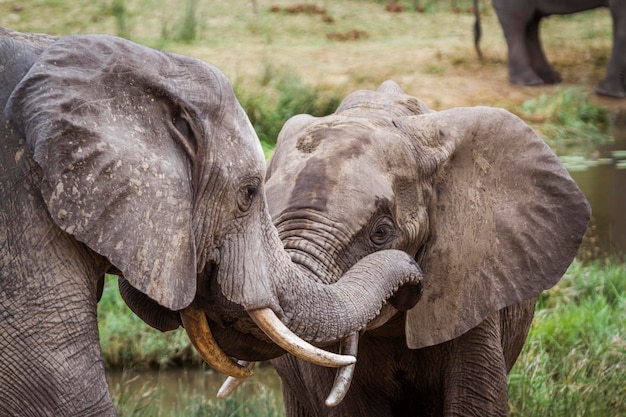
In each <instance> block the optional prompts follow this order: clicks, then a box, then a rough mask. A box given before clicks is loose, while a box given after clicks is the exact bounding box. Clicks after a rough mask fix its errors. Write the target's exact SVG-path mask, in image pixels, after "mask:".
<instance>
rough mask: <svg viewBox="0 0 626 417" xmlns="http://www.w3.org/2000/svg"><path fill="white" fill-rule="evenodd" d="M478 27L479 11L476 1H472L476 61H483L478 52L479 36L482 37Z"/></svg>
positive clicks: (479, 51) (480, 53)
mask: <svg viewBox="0 0 626 417" xmlns="http://www.w3.org/2000/svg"><path fill="white" fill-rule="evenodd" d="M481 32H482V30H481V27H480V10H479V9H478V0H474V48H476V53H477V54H478V59H480V60H482V59H483V53H482V52H481V50H480V36H481V35H482V33H481Z"/></svg>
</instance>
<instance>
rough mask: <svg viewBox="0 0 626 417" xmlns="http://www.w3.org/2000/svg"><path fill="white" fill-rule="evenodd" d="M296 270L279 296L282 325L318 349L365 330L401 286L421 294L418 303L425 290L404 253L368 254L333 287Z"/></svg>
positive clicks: (417, 270) (409, 257) (390, 251)
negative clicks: (319, 346)
mask: <svg viewBox="0 0 626 417" xmlns="http://www.w3.org/2000/svg"><path fill="white" fill-rule="evenodd" d="M292 268H295V271H293V272H292V273H291V274H290V276H291V277H290V283H289V284H288V285H284V286H282V287H281V288H283V291H281V292H279V293H278V299H279V304H280V306H281V308H282V317H281V320H282V321H283V322H284V323H285V325H286V326H287V327H289V328H290V329H291V330H292V331H293V332H294V333H296V334H297V335H298V336H300V337H301V338H302V339H305V340H307V341H310V342H311V343H314V344H317V345H326V344H331V343H335V342H337V341H339V340H341V339H344V338H346V337H348V336H350V335H351V334H354V333H355V332H358V331H360V330H362V329H364V328H365V327H366V326H367V325H368V324H369V323H370V322H371V321H372V320H374V318H376V317H377V316H378V315H379V313H380V312H381V310H382V308H383V307H384V306H385V304H387V302H390V301H391V300H392V297H393V296H394V295H395V294H396V293H397V292H398V290H399V289H400V287H402V286H405V288H406V287H407V286H408V287H411V292H412V293H414V294H418V296H417V297H413V299H414V302H417V300H418V299H419V295H420V294H421V291H422V280H423V275H422V271H421V269H420V268H419V266H418V265H417V263H416V262H415V260H414V259H413V258H412V257H411V256H410V255H408V254H407V253H405V252H402V251H399V250H384V251H379V252H374V253H372V254H369V255H367V256H366V257H364V258H362V259H361V260H360V261H359V262H357V263H356V264H355V265H354V266H353V267H352V268H350V269H349V270H348V271H346V272H345V274H344V275H343V276H341V278H340V279H339V280H337V281H336V282H335V283H333V284H323V283H320V282H318V280H317V279H315V278H313V277H311V276H310V275H311V274H308V273H307V272H306V268H303V267H300V266H298V265H296V264H292ZM413 304H414V303H413Z"/></svg>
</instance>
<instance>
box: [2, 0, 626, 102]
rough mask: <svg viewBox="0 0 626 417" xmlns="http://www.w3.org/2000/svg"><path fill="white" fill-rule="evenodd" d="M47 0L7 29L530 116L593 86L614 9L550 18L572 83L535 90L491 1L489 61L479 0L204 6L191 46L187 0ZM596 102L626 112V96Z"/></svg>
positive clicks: (18, 10)
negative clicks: (476, 11)
mask: <svg viewBox="0 0 626 417" xmlns="http://www.w3.org/2000/svg"><path fill="white" fill-rule="evenodd" d="M37 3H39V4H37V6H36V7H35V5H34V2H33V5H31V3H30V2H17V1H12V0H0V25H2V26H7V27H9V28H12V29H15V30H22V31H36V32H47V33H52V34H57V35H65V34H70V33H110V34H118V33H119V32H120V31H121V30H122V29H124V30H125V31H126V32H127V33H128V35H129V36H130V37H131V39H132V40H134V41H136V42H139V43H143V44H147V45H149V46H152V47H157V48H162V49H166V50H171V51H174V52H179V53H183V54H187V55H192V56H196V57H198V58H200V59H203V60H205V61H207V62H210V63H212V64H214V65H216V66H217V67H218V68H220V69H221V70H222V71H224V72H225V73H226V75H227V76H228V77H229V78H230V79H231V81H233V82H236V83H238V84H242V85H243V86H244V87H247V86H249V88H253V89H255V88H266V87H267V86H268V85H269V84H267V82H268V81H267V80H268V79H272V78H277V77H279V76H280V74H284V73H293V74H296V75H297V76H298V77H299V78H301V79H302V81H303V82H304V83H305V84H306V85H310V86H314V87H316V88H321V89H327V90H333V91H334V92H336V93H339V95H340V96H345V95H347V94H348V93H350V92H352V91H354V90H357V89H364V88H365V89H375V88H376V87H377V86H378V85H379V84H380V83H381V82H382V81H384V80H386V79H393V80H395V81H396V82H398V83H399V84H400V86H401V87H402V88H404V90H405V91H406V92H407V93H409V94H412V95H414V96H416V97H418V98H420V99H421V100H423V101H424V102H425V103H426V104H427V105H428V106H429V107H431V108H433V109H436V110H440V109H445V108H449V107H455V106H473V105H490V106H499V107H505V108H507V109H509V110H511V111H514V112H519V108H520V106H521V105H522V103H523V102H524V101H526V100H528V99H532V98H536V97H539V96H540V95H541V94H548V95H549V94H553V93H554V92H555V91H556V90H557V89H558V88H567V87H569V86H580V87H581V88H582V89H583V90H585V91H588V92H589V93H593V89H594V87H595V85H596V84H597V83H598V82H599V81H600V79H601V78H602V77H603V75H604V71H605V68H606V64H607V62H608V57H609V55H610V48H611V19H610V15H609V12H608V10H607V9H597V10H595V11H591V12H585V13H578V14H575V15H570V16H565V17H561V16H555V17H550V18H548V19H545V20H544V21H543V22H542V26H541V36H542V39H543V41H544V49H545V52H546V54H547V56H548V58H549V59H550V61H551V62H552V63H553V64H554V66H555V67H556V68H557V69H558V70H559V71H561V72H562V75H563V78H564V83H563V84H562V85H560V86H545V87H533V88H524V87H514V86H511V85H509V84H508V82H507V65H506V44H505V41H504V36H503V34H502V31H501V29H500V26H499V24H498V21H497V18H496V16H495V14H494V12H493V9H492V7H491V4H490V3H491V2H490V1H488V0H481V1H480V12H481V16H482V32H483V36H482V42H481V47H482V50H483V54H484V59H483V60H482V61H480V60H479V59H478V57H477V54H476V52H475V50H474V46H473V24H474V15H473V12H472V9H471V2H470V1H469V0H441V1H438V2H428V1H421V2H409V1H404V2H400V3H399V2H395V3H396V4H401V5H403V6H402V7H400V8H397V7H395V8H394V7H389V5H388V4H386V3H385V2H382V1H380V2H377V1H355V0H337V1H331V0H317V1H305V2H302V3H301V2H294V1H289V0H231V1H219V0H216V1H211V2H204V1H199V2H195V3H196V9H195V10H194V15H195V20H194V24H195V25H196V33H197V34H196V38H195V39H194V41H193V42H192V43H191V44H185V43H182V42H177V41H176V40H175V36H176V31H177V30H179V28H180V25H181V22H185V20H184V17H185V16H184V14H185V7H182V6H181V5H182V3H183V2H175V1H173V0H151V1H141V2H140V1H135V0H126V1H124V2H122V3H123V4H124V5H125V9H124V10H125V11H124V15H123V16H122V17H123V19H121V18H120V15H119V14H116V13H117V12H115V11H113V8H112V7H113V6H111V5H109V3H111V2H106V1H105V2H92V1H88V0H77V1H76V2H73V3H72V6H68V5H66V4H61V3H62V2H61V3H60V2H56V1H52V0H38V2H37ZM185 3H189V4H190V3H191V2H185ZM417 3H419V4H422V5H428V4H430V5H431V6H430V9H429V10H426V11H424V12H418V11H416V10H415V8H414V7H413V8H411V7H410V5H411V4H417ZM122 25H123V28H122ZM593 100H594V102H596V103H597V104H601V105H605V106H608V107H610V108H612V109H615V110H619V111H626V100H613V99H606V98H600V97H594V98H593Z"/></svg>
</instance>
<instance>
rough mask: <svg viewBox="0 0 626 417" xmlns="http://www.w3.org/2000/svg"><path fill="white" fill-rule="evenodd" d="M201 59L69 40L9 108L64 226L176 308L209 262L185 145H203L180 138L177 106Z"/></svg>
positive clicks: (47, 57) (116, 42) (102, 39)
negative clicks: (201, 247) (198, 232)
mask: <svg viewBox="0 0 626 417" xmlns="http://www.w3.org/2000/svg"><path fill="white" fill-rule="evenodd" d="M200 64H202V63H199V61H197V62H196V61H195V60H193V61H192V60H191V59H189V61H188V62H186V61H183V57H177V56H173V55H168V54H165V53H162V52H158V51H155V50H152V49H149V48H146V47H142V46H140V45H137V44H134V43H132V42H129V41H126V40H123V39H120V38H115V37H110V36H102V35H87V36H71V37H66V38H62V39H61V40H59V41H57V42H55V43H54V44H52V45H51V46H49V47H48V48H47V49H46V50H45V51H44V52H43V53H42V55H41V56H40V59H39V60H38V61H37V62H36V63H35V64H34V65H33V67H32V68H31V69H30V71H29V72H28V73H27V74H26V76H25V77H24V78H23V79H22V81H21V82H20V84H19V85H18V86H17V87H16V89H15V90H14V92H13V94H12V96H11V98H10V102H9V103H8V104H7V109H6V110H7V113H8V114H9V116H10V118H11V120H12V121H13V123H14V124H15V126H16V128H17V129H18V130H20V131H21V132H22V134H23V135H24V137H25V140H26V142H27V144H28V146H29V148H30V149H31V150H32V152H33V155H34V159H35V160H36V162H37V163H38V164H39V165H40V167H41V170H42V177H43V178H42V183H41V192H42V195H43V197H44V200H45V202H46V204H47V208H48V211H49V214H50V216H51V217H52V218H53V219H54V221H55V223H56V224H57V225H58V226H59V227H60V228H61V229H63V230H64V231H65V232H67V233H69V234H72V235H73V236H74V237H75V238H76V239H77V240H79V241H81V242H84V243H85V244H86V245H88V246H89V247H90V248H91V249H93V250H94V251H95V252H97V253H99V254H101V255H103V256H105V257H107V258H108V259H109V261H110V262H111V263H112V264H113V265H115V266H116V267H117V268H118V269H119V270H120V271H121V272H122V273H123V274H124V276H125V278H126V279H127V280H128V282H130V283H131V284H132V286H133V287H135V288H137V289H138V290H140V291H142V292H143V293H145V294H147V295H148V296H149V297H151V298H152V299H154V300H155V301H157V302H158V303H159V304H161V305H163V306H165V307H167V308H169V309H172V310H179V309H181V308H184V307H185V306H187V305H188V304H190V303H191V301H192V300H193V297H194V296H195V292H196V269H197V266H196V251H195V242H194V237H193V233H192V204H193V201H192V189H191V187H192V182H191V177H192V175H191V163H190V158H189V157H188V156H187V155H186V154H185V151H183V149H189V148H190V147H191V146H192V144H191V145H190V144H189V143H187V144H184V143H181V141H184V140H185V139H184V138H183V136H184V135H181V134H178V135H177V140H178V142H177V141H176V140H174V139H173V138H172V136H173V134H172V125H173V124H175V123H176V118H177V117H178V116H177V115H176V111H174V114H170V113H168V111H170V110H171V109H173V108H178V109H179V110H180V109H182V108H184V107H185V103H184V102H183V101H184V98H182V97H183V95H184V94H185V92H186V91H188V90H193V89H194V88H195V87H194V85H198V84H199V83H192V82H190V80H189V78H190V76H189V75H188V74H194V72H197V71H199V70H198V69H197V68H194V67H197V66H199V65H200ZM202 65H206V64H202ZM206 72H207V71H206V69H205V73H206ZM183 77H184V80H185V83H184V84H181V85H173V83H174V82H175V81H177V80H180V79H182V78H183ZM206 82H207V83H208V81H206ZM204 93H206V91H202V92H199V93H198V94H204ZM176 100H178V102H176V103H174V101H176ZM180 111H182V110H180ZM185 111H187V112H192V110H189V109H188V110H185ZM172 120H174V122H172ZM167 121H169V125H168V123H167ZM197 139H198V140H200V138H197ZM190 142H191V140H190ZM187 153H188V152H187Z"/></svg>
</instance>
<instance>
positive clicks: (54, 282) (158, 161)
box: [0, 29, 421, 416]
mask: <svg viewBox="0 0 626 417" xmlns="http://www.w3.org/2000/svg"><path fill="white" fill-rule="evenodd" d="M0 63H1V64H0V108H2V109H3V111H2V113H1V114H0V195H2V199H0V222H1V226H0V415H3V416H4V415H20V416H31V415H33V416H34V415H37V416H41V415H46V416H66V415H84V416H86V415H114V414H115V410H114V409H113V405H112V402H111V399H110V396H109V393H108V389H107V386H106V381H105V377H104V369H103V362H102V358H101V353H100V346H99V339H98V328H97V320H96V303H97V300H98V299H99V297H100V295H101V291H102V285H103V278H104V274H105V273H106V272H110V273H115V274H118V275H120V276H123V278H120V290H121V292H122V295H123V297H124V299H125V301H126V302H127V303H128V304H129V306H130V307H131V308H132V309H133V311H135V312H136V313H137V314H138V315H139V316H140V317H142V318H143V319H144V320H145V321H146V322H148V323H149V324H151V325H152V326H154V327H156V328H158V329H160V330H163V331H166V330H171V329H174V328H177V327H179V325H180V324H181V323H182V324H183V325H184V327H185V329H186V331H187V333H188V334H189V337H190V339H191V341H192V343H193V344H194V345H195V346H196V347H197V348H198V350H199V351H200V353H201V354H202V355H203V357H204V358H205V359H206V360H207V361H208V362H209V363H210V364H211V365H213V366H214V367H215V368H216V369H218V370H220V371H222V372H226V373H229V374H231V375H236V376H238V377H244V376H247V375H249V374H250V371H249V370H248V369H247V368H245V367H241V366H240V365H238V364H237V363H235V362H234V361H233V360H232V359H231V357H239V358H241V359H244V360H245V359H254V360H259V359H268V358H273V357H276V356H278V355H281V354H283V353H284V352H285V351H289V352H292V353H294V354H298V355H299V356H300V357H303V358H306V359H307V360H312V361H314V362H316V363H320V364H323V365H325V366H326V365H327V366H343V365H346V364H351V363H353V362H354V357H351V356H347V355H336V354H334V353H332V352H327V351H325V350H322V349H319V348H316V347H314V346H312V345H311V344H310V343H307V342H305V340H303V339H306V340H307V341H314V342H315V343H317V344H319V345H323V344H325V343H330V342H334V341H336V340H338V339H341V338H343V337H345V336H347V335H349V334H352V333H353V332H354V331H358V329H360V328H363V327H364V326H365V325H366V324H367V323H368V322H369V321H371V319H372V318H373V317H374V316H375V315H376V314H377V313H378V311H379V310H380V309H381V308H382V307H383V305H384V304H385V303H386V300H388V299H390V298H391V297H392V295H393V294H394V292H395V290H396V289H398V287H400V286H402V285H403V284H406V285H408V287H406V286H405V287H406V288H411V286H416V287H418V288H419V286H420V285H421V272H420V270H419V267H418V266H417V264H416V263H415V261H414V260H413V259H412V258H411V257H410V256H408V255H407V254H406V253H402V252H400V251H394V250H391V251H386V252H381V253H380V255H379V256H376V257H367V258H364V259H363V260H361V261H360V262H359V263H358V264H357V265H355V266H354V268H352V269H350V271H347V272H346V276H345V277H343V278H342V279H341V281H342V282H344V281H345V282H346V284H345V285H338V286H335V285H333V286H330V285H321V284H319V281H321V280H320V279H318V280H312V279H311V277H310V276H309V274H308V273H305V272H304V271H302V269H301V268H300V266H298V265H297V264H294V263H292V262H291V261H290V259H289V255H288V254H287V253H286V252H285V251H284V249H283V247H282V244H281V242H280V240H279V237H278V233H277V231H276V229H275V228H274V227H273V225H272V221H271V218H270V216H269V213H268V211H267V207H266V199H265V193H264V177H265V169H266V165H265V159H264V156H263V152H262V150H261V147H260V143H259V142H258V138H257V137H256V134H255V132H254V130H253V128H252V126H251V124H250V122H249V120H248V118H247V117H246V115H245V113H244V111H243V109H242V108H241V106H240V105H239V103H238V102H237V100H236V98H235V95H234V93H233V90H232V86H231V85H230V83H229V82H228V80H227V79H226V77H225V76H224V75H223V74H222V73H221V72H220V71H219V70H218V69H216V68H215V67H213V66H211V65H208V64H206V63H204V62H201V61H199V60H196V59H193V58H189V57H184V56H180V55H175V54H170V53H165V52H160V51H156V50H153V49H150V48H147V47H144V46H141V45H137V44H135V43H132V42H130V41H127V40H124V39H120V38H115V37H111V36H104V35H81V36H68V37H63V38H54V37H50V36H46V35H34V34H21V33H17V32H13V31H9V30H6V29H0ZM382 276H385V280H387V281H388V282H386V283H381V282H380V279H381V277H382ZM339 278H340V277H334V278H333V280H338V279H339ZM362 288H368V289H371V288H375V289H373V290H371V291H368V292H367V293H365V294H364V293H362V291H361V292H359V291H360V290H361V289H362ZM355 291H356V292H355ZM360 297H363V298H362V299H361V298H360ZM303 303H304V304H303ZM333 304H337V305H341V306H343V307H345V308H343V307H342V308H341V309H339V310H336V309H328V308H326V306H327V305H333ZM303 306H305V309H306V310H304V311H306V312H307V314H303V312H302V311H297V310H295V309H296V308H302V307H303ZM320 323H335V325H334V326H333V327H332V328H327V327H324V328H322V327H321V326H320V325H319V324H320ZM209 326H210V327H211V328H212V330H213V337H212V336H211V329H210V327H209ZM261 329H262V330H261ZM289 329H293V330H294V331H295V332H297V336H296V334H294V333H293V332H291V331H290V330H289ZM298 336H299V337H298ZM283 349H285V350H283Z"/></svg>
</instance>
